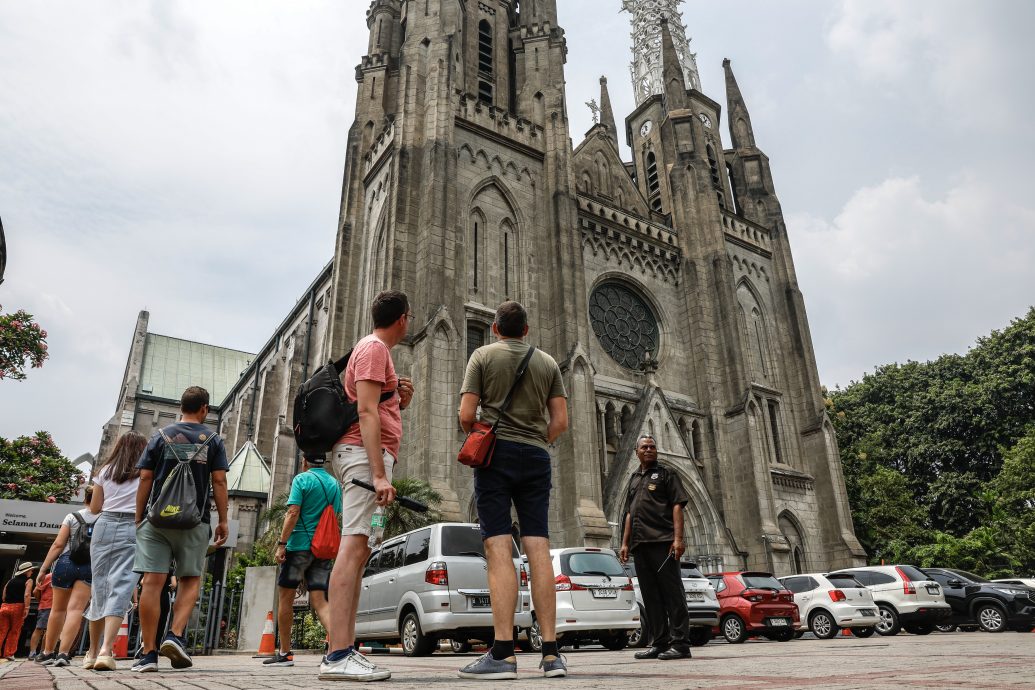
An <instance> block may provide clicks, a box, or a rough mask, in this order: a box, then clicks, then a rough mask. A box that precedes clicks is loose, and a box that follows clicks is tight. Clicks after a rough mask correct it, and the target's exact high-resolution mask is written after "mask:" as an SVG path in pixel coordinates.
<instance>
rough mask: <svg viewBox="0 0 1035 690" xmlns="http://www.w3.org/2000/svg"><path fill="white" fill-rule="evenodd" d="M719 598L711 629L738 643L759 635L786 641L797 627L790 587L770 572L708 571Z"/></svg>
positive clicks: (796, 608) (796, 609) (709, 578)
mask: <svg viewBox="0 0 1035 690" xmlns="http://www.w3.org/2000/svg"><path fill="white" fill-rule="evenodd" d="M707 577H708V581H709V582H711V583H712V587H714V588H715V594H716V596H717V597H718V598H719V625H718V627H717V628H716V630H715V631H714V632H715V633H716V634H721V635H722V636H723V637H725V638H726V641H727V642H730V643H733V644H738V643H740V642H744V641H745V640H747V639H748V638H749V637H756V636H759V635H760V636H762V637H765V638H767V639H770V640H779V641H780V642H787V641H789V640H792V639H794V630H795V628H797V627H798V623H799V622H800V621H799V618H798V607H797V606H796V605H795V603H794V595H793V594H791V592H790V590H788V589H787V588H786V587H784V586H783V584H782V583H781V582H780V581H779V580H777V579H776V578H775V577H773V576H772V575H771V574H769V573H759V572H730V573H714V574H709V575H708V576H707Z"/></svg>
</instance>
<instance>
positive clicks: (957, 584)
mask: <svg viewBox="0 0 1035 690" xmlns="http://www.w3.org/2000/svg"><path fill="white" fill-rule="evenodd" d="M948 584H949V586H950V587H962V586H963V581H962V580H957V579H955V578H953V579H952V580H949V582H948Z"/></svg>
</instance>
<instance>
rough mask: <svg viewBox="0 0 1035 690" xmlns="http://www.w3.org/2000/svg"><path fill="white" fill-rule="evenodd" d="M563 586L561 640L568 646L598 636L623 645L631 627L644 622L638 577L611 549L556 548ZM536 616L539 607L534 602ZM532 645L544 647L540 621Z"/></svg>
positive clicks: (557, 582)
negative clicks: (638, 602)
mask: <svg viewBox="0 0 1035 690" xmlns="http://www.w3.org/2000/svg"><path fill="white" fill-rule="evenodd" d="M550 556H551V557H552V559H553V572H554V573H555V574H556V575H555V577H554V589H555V591H556V592H557V641H558V642H560V643H561V645H563V646H567V645H572V644H575V643H577V642H579V641H580V640H595V641H598V642H599V643H600V644H602V645H604V646H605V647H606V648H608V649H611V650H614V651H617V650H619V649H623V648H624V647H625V646H626V645H627V644H628V640H629V633H631V632H632V631H634V630H636V629H638V628H639V627H640V609H639V607H638V606H637V605H636V597H635V596H634V594H633V587H632V582H631V581H630V579H629V578H628V577H627V576H626V574H625V570H623V569H622V564H621V563H619V562H618V556H616V555H615V552H614V551H612V550H611V549H598V548H592V547H577V548H571V549H551V550H550ZM532 615H533V619H534V616H535V610H534V606H533V611H532ZM528 639H529V642H530V644H531V647H532V649H534V650H536V651H538V650H539V649H541V648H542V646H541V645H542V636H541V635H540V632H539V621H538V620H533V622H532V627H531V629H530V630H529V631H528Z"/></svg>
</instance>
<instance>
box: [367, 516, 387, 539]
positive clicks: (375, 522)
mask: <svg viewBox="0 0 1035 690" xmlns="http://www.w3.org/2000/svg"><path fill="white" fill-rule="evenodd" d="M384 539H385V509H384V508H383V507H382V506H378V507H377V508H376V509H375V510H374V514H373V515H372V516H371V517H370V539H368V540H367V546H369V547H370V548H372V549H376V548H377V547H378V546H381V542H382V541H384Z"/></svg>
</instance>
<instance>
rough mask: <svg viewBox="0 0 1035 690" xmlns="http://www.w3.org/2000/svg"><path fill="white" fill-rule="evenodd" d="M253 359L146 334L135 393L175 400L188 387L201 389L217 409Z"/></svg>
mask: <svg viewBox="0 0 1035 690" xmlns="http://www.w3.org/2000/svg"><path fill="white" fill-rule="evenodd" d="M253 359H255V355H253V354H249V353H247V352H240V351H238V350H230V349H228V348H225V347H216V346H215V345H205V344H204V343H195V342H193V341H190V340H182V339H180V338H171V337H169V336H167V335H158V334H156V333H148V334H147V340H146V342H145V344H144V361H143V364H142V366H141V368H140V385H139V387H138V388H137V393H138V394H140V395H145V396H150V397H154V398H163V399H167V400H179V399H180V396H181V395H182V394H183V391H184V390H185V389H186V388H187V387H188V386H201V387H202V388H204V389H205V390H207V391H208V393H209V400H210V402H211V404H212V405H213V406H215V407H218V406H219V405H221V404H222V402H223V399H224V398H225V397H226V394H227V393H228V392H229V391H230V389H231V388H232V387H233V386H234V384H236V383H237V380H238V379H239V378H240V377H241V372H243V371H244V370H245V369H247V368H248V365H249V364H251V362H252V360H253Z"/></svg>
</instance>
